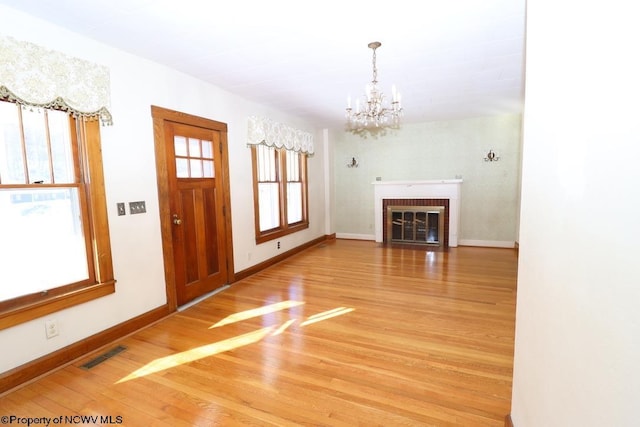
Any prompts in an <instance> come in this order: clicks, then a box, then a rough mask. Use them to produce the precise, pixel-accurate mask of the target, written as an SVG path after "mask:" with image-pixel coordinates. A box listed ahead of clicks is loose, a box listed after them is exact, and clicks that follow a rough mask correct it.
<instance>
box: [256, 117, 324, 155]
mask: <svg viewBox="0 0 640 427" xmlns="http://www.w3.org/2000/svg"><path fill="white" fill-rule="evenodd" d="M247 137H248V142H247V143H248V144H249V145H258V144H264V145H266V146H269V147H276V148H283V147H284V148H286V149H287V150H292V151H298V152H301V153H305V154H307V155H309V156H310V155H312V154H313V153H314V149H313V135H312V134H310V133H309V132H305V131H302V130H299V129H296V128H293V127H291V126H287V125H285V124H282V123H277V122H274V121H272V120H269V119H266V118H263V117H255V116H252V117H249V127H248V135H247Z"/></svg>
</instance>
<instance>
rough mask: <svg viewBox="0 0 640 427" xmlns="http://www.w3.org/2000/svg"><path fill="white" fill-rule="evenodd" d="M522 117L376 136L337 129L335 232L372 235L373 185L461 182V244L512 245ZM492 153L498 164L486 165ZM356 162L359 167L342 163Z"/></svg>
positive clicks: (407, 127) (406, 128)
mask: <svg viewBox="0 0 640 427" xmlns="http://www.w3.org/2000/svg"><path fill="white" fill-rule="evenodd" d="M520 137H521V117H520V115H515V114H511V115H499V116H488V117H477V118H471V119H464V120H448V121H435V122H426V123H405V124H403V125H402V127H401V128H400V129H399V130H397V131H389V132H387V134H386V135H384V136H382V137H379V138H377V139H376V138H366V139H365V138H362V137H360V136H356V135H351V134H349V133H345V132H336V135H335V138H334V144H335V187H336V189H335V197H336V205H337V206H340V211H339V212H337V213H336V216H335V222H336V230H337V232H338V233H339V234H338V235H339V236H340V235H352V236H353V235H356V236H358V237H366V236H370V237H371V238H373V221H374V201H373V185H371V183H372V182H374V181H375V180H376V177H381V178H382V180H383V181H394V180H431V179H454V178H458V177H461V178H462V179H463V181H464V182H463V184H462V190H461V192H462V195H461V204H460V207H461V215H460V232H459V238H460V240H461V241H460V244H465V241H467V242H474V243H475V242H483V244H487V245H492V244H498V245H503V244H504V245H509V244H510V245H512V246H513V243H514V242H515V240H516V226H517V225H516V221H517V209H518V203H519V198H518V173H519V170H520ZM489 150H494V151H495V152H496V153H497V154H498V155H499V156H500V160H499V161H497V162H485V161H484V158H485V157H486V155H487V153H488V151H489ZM352 157H356V158H357V159H358V161H359V166H358V167H357V168H348V167H347V166H346V164H347V163H348V161H349V160H350V159H351V158H352Z"/></svg>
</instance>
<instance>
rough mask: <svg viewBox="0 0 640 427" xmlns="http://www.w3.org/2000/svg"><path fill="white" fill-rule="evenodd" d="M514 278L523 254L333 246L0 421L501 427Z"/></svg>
mask: <svg viewBox="0 0 640 427" xmlns="http://www.w3.org/2000/svg"><path fill="white" fill-rule="evenodd" d="M516 268H517V252H516V251H515V250H513V249H492V248H470V247H459V248H452V249H450V250H449V251H448V252H427V251H424V250H411V249H398V248H386V247H382V246H380V245H379V244H376V243H373V242H363V241H348V240H337V241H332V242H328V243H323V244H321V245H319V246H315V247H313V248H310V249H308V250H306V251H305V252H303V253H301V254H299V255H296V256H294V257H291V258H289V259H287V260H285V261H283V262H281V263H279V264H277V265H275V266H273V267H271V268H269V269H266V270H264V271H262V272H260V273H258V274H255V275H253V276H251V277H249V278H246V279H244V280H242V281H240V282H237V283H235V284H233V285H232V286H231V287H230V288H228V289H226V290H224V291H223V292H221V293H219V294H217V295H215V296H213V297H211V298H209V299H207V300H205V301H203V302H201V303H199V304H198V305H195V306H193V307H191V308H188V309H186V310H185V311H182V312H179V313H176V314H174V315H172V316H170V317H169V318H167V319H164V320H162V321H160V322H159V323H157V324H155V325H153V326H151V327H148V328H146V329H144V330H141V331H139V332H136V333H135V334H133V335H131V336H129V337H126V338H124V339H121V340H119V341H118V342H116V343H114V344H113V345H111V346H108V347H107V348H105V351H106V350H109V349H111V348H112V347H115V346H116V345H123V346H126V347H127V350H126V351H124V352H122V353H119V354H118V355H116V356H114V357H112V358H110V359H108V360H106V361H104V362H103V363H101V364H98V365H97V366H95V367H93V368H91V369H88V370H87V369H82V368H81V365H82V364H84V363H86V362H87V361H89V360H91V359H92V358H94V357H96V356H97V355H98V354H99V353H96V354H93V355H90V356H87V357H85V358H83V359H81V360H78V361H76V362H75V363H73V364H71V365H68V366H66V367H65V368H62V369H60V370H58V371H56V372H53V373H51V374H49V375H47V376H45V377H43V378H41V379H39V380H37V381H36V382H33V383H31V384H29V385H26V386H24V387H22V388H20V389H18V390H15V391H13V392H11V393H9V394H5V395H3V396H1V397H0V415H12V414H13V415H17V416H21V417H43V416H44V417H60V416H66V415H85V416H93V415H96V416H111V417H112V418H111V421H113V422H118V421H121V422H122V425H126V426H142V425H145V426H150V425H151V426H195V425H198V426H210V425H254V426H262V425H279V426H282V425H318V426H353V425H366V426H373V425H381V426H395V425H403V426H405V425H414V426H430V425H433V426H503V425H504V420H505V415H507V414H508V413H509V411H510V398H511V379H512V365H513V341H514V326H515V300H516V299H515V297H516V295H515V294H516ZM116 417H121V418H119V419H118V418H116ZM69 420H71V419H69ZM76 420H78V418H76ZM62 421H63V423H61V425H65V424H64V421H65V420H64V419H63V420H62ZM84 421H89V422H86V423H84V424H82V425H93V424H96V425H107V424H108V423H106V422H104V421H106V420H103V422H100V419H94V420H93V421H95V422H92V421H90V420H86V419H85V420H84ZM76 424H78V423H76ZM66 425H71V423H69V424H66Z"/></svg>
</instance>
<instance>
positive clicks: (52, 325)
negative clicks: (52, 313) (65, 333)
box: [44, 320, 60, 339]
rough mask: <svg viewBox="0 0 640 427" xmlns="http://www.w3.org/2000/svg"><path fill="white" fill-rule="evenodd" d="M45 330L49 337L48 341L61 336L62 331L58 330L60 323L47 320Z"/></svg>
mask: <svg viewBox="0 0 640 427" xmlns="http://www.w3.org/2000/svg"><path fill="white" fill-rule="evenodd" d="M44 330H45V333H46V335H47V339H51V338H53V337H57V336H58V335H59V334H60V330H59V329H58V321H57V320H47V321H46V322H44Z"/></svg>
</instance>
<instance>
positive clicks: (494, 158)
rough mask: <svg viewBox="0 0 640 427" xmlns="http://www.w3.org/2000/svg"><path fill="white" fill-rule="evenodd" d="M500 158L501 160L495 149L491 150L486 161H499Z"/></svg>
mask: <svg viewBox="0 0 640 427" xmlns="http://www.w3.org/2000/svg"><path fill="white" fill-rule="evenodd" d="M498 160H500V157H498V156H497V155H496V153H494V152H493V150H489V152H488V153H487V157H485V158H484V161H485V162H497V161H498Z"/></svg>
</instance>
